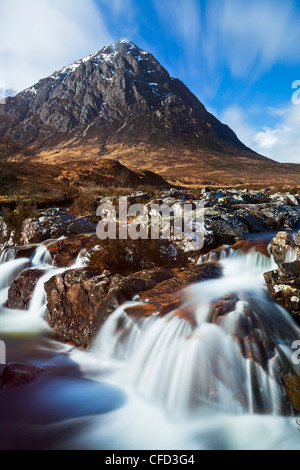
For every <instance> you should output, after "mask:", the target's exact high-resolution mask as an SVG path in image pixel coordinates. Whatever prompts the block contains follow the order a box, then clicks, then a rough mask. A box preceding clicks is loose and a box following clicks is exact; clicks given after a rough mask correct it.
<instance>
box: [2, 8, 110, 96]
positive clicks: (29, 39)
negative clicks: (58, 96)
mask: <svg viewBox="0 0 300 470" xmlns="http://www.w3.org/2000/svg"><path fill="white" fill-rule="evenodd" d="M111 41H112V37H111V36H110V34H109V32H108V31H107V28H106V25H105V22H104V20H103V17H102V15H101V13H100V11H99V9H98V8H97V5H96V3H95V1H94V0H85V1H84V2H82V1H81V0H63V1H61V0H26V1H24V0H1V3H0V80H1V81H2V82H5V83H6V85H7V87H9V88H14V89H16V90H18V91H19V90H21V89H23V88H25V87H27V86H30V85H32V84H34V83H35V82H36V81H38V80H39V79H40V78H41V77H43V76H47V75H49V74H50V73H52V72H53V71H54V70H57V68H59V67H62V66H64V65H66V64H68V63H70V62H73V61H74V60H76V59H79V58H81V57H85V56H86V55H88V54H90V53H91V52H94V51H96V50H99V49H100V48H101V47H102V46H103V45H105V44H108V43H110V42H111Z"/></svg>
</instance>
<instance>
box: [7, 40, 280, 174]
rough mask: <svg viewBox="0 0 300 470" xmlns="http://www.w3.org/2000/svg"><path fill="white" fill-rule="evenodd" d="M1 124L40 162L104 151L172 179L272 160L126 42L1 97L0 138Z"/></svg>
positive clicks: (85, 156)
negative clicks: (251, 147) (245, 143)
mask: <svg viewBox="0 0 300 470" xmlns="http://www.w3.org/2000/svg"><path fill="white" fill-rule="evenodd" d="M8 123H9V124H8ZM8 127H9V131H10V133H11V136H12V137H13V139H14V140H15V141H17V142H18V143H20V144H22V145H25V146H26V147H30V148H31V149H32V152H33V153H34V154H35V156H36V158H38V159H39V160H40V161H44V162H48V163H57V162H64V161H69V160H85V159H93V158H95V157H97V158H99V156H105V158H114V159H115V158H117V159H119V160H120V161H121V162H122V163H123V164H125V165H127V166H130V167H131V168H144V169H153V170H154V171H156V172H160V173H161V174H164V175H167V174H168V173H169V172H170V171H171V173H172V172H173V173H174V176H176V175H177V176H179V175H180V174H182V172H183V171H184V172H185V174H187V175H190V176H193V174H194V173H193V172H199V171H201V172H202V171H203V170H204V169H205V168H206V170H209V168H211V169H213V168H218V169H219V170H222V168H223V169H225V168H227V167H228V165H231V164H233V165H240V164H243V163H248V164H250V165H256V166H257V165H258V167H259V168H260V167H261V165H266V164H273V162H271V161H270V160H268V159H266V158H264V157H262V156H260V155H258V154H256V153H254V152H252V151H251V150H250V149H248V148H247V147H246V146H245V145H244V144H243V143H242V142H240V140H239V139H238V138H237V136H236V135H235V133H234V132H233V131H232V130H231V129H230V128H229V127H228V126H226V125H224V124H222V123H221V122H220V121H218V120H217V119H216V118H215V117H214V116H213V115H212V114H210V113H208V112H207V110H206V109H205V107H204V106H203V105H202V104H201V103H200V101H199V100H198V99H197V98H196V96H195V95H193V94H192V93H191V92H190V91H189V90H188V88H187V87H186V86H185V85H184V84H183V83H182V82H181V81H180V80H177V79H174V78H171V77H170V75H169V73H168V72H167V71H166V70H165V69H164V68H163V67H162V66H161V65H160V64H159V62H158V61H157V60H156V59H155V58H154V57H153V56H152V55H151V54H149V53H148V52H145V51H143V50H141V49H139V48H138V47H137V46H136V45H134V44H133V43H132V42H130V41H128V40H126V39H121V40H119V41H117V42H116V43H115V44H113V45H110V46H107V47H104V48H103V49H102V50H101V51H100V52H98V53H95V54H93V55H91V56H89V57H87V58H85V59H83V60H80V61H78V62H75V63H74V64H72V65H70V66H67V67H65V68H63V69H62V70H60V71H58V72H56V73H54V74H53V75H51V76H50V77H48V78H46V79H43V80H40V81H39V82H38V83H37V84H36V85H34V86H33V87H31V88H29V89H27V90H25V91H23V92H21V93H19V94H18V95H16V96H15V97H13V98H9V99H7V100H6V104H2V105H0V137H1V136H3V135H5V133H6V132H7V129H8ZM275 165H276V164H275ZM186 172H187V173H186Z"/></svg>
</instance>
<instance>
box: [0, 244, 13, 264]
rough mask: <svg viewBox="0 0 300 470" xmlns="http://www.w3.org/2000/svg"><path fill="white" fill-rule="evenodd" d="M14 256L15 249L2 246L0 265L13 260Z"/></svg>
mask: <svg viewBox="0 0 300 470" xmlns="http://www.w3.org/2000/svg"><path fill="white" fill-rule="evenodd" d="M15 257H16V251H15V250H14V249H13V248H10V247H7V248H4V250H3V251H2V253H1V255H0V265H1V264H4V263H7V262H8V261H12V260H14V259H15Z"/></svg>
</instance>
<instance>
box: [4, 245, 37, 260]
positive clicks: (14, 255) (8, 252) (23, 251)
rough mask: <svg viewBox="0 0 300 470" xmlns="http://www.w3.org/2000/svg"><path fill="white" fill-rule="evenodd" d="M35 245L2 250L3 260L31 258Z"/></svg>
mask: <svg viewBox="0 0 300 470" xmlns="http://www.w3.org/2000/svg"><path fill="white" fill-rule="evenodd" d="M37 247H38V245H37V244H35V245H25V246H10V247H7V248H5V249H4V250H3V252H2V255H3V258H6V259H20V258H31V257H32V256H33V255H34V252H35V250H36V248H37Z"/></svg>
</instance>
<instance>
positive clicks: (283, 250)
mask: <svg viewBox="0 0 300 470" xmlns="http://www.w3.org/2000/svg"><path fill="white" fill-rule="evenodd" d="M294 247H295V245H294V240H293V238H292V236H291V235H290V234H289V233H287V232H279V233H278V234H277V235H276V237H275V238H273V240H272V242H271V252H272V255H273V257H274V260H275V262H276V263H277V264H278V265H280V264H283V263H285V261H286V258H287V255H288V252H289V251H290V250H292V249H293V248H294Z"/></svg>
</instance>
